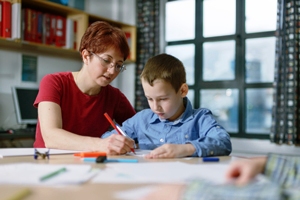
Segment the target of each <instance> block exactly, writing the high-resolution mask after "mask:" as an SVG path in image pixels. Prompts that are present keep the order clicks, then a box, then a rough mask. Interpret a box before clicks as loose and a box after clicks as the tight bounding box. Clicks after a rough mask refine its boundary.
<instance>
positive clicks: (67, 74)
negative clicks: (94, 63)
mask: <svg viewBox="0 0 300 200" xmlns="http://www.w3.org/2000/svg"><path fill="white" fill-rule="evenodd" d="M64 77H66V78H70V77H72V72H55V73H51V74H46V75H45V76H44V77H43V79H45V78H46V79H47V78H50V79H53V78H64Z"/></svg>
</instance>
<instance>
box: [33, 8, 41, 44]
mask: <svg viewBox="0 0 300 200" xmlns="http://www.w3.org/2000/svg"><path fill="white" fill-rule="evenodd" d="M36 23H37V29H36V38H35V42H37V43H43V13H42V12H40V11H37V12H36Z"/></svg>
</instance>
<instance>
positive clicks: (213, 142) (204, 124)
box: [186, 109, 232, 157]
mask: <svg viewBox="0 0 300 200" xmlns="http://www.w3.org/2000/svg"><path fill="white" fill-rule="evenodd" d="M196 115H197V116H196V119H197V123H198V134H199V136H198V138H197V139H196V140H191V141H187V142H186V143H190V144H192V145H194V147H195V148H196V152H195V153H194V154H193V156H199V157H205V156H227V155H229V154H230V153H231V151H232V147H231V141H230V136H229V134H228V133H227V132H226V130H225V129H224V128H223V127H222V126H221V125H219V124H218V123H217V121H216V120H215V119H214V117H213V116H212V113H211V111H210V110H208V109H202V111H201V112H198V113H197V114H196Z"/></svg>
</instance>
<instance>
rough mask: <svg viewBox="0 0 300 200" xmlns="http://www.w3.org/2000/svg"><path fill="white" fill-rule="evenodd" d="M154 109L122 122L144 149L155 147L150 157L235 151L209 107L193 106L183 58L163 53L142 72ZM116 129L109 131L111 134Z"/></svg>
mask: <svg viewBox="0 0 300 200" xmlns="http://www.w3.org/2000/svg"><path fill="white" fill-rule="evenodd" d="M140 78H141V82H142V86H143V89H144V93H145V96H146V97H147V99H148V103H149V106H150V108H151V109H145V110H142V111H140V112H138V113H137V114H135V115H134V116H133V117H132V118H129V119H128V120H126V121H125V122H123V124H122V130H123V131H124V132H126V134H127V135H128V136H129V137H131V138H132V139H135V140H136V141H138V145H139V148H140V149H147V150H153V151H151V153H149V154H148V155H147V156H146V158H176V157H185V156H199V157H205V156H223V155H229V154H230V153H231V142H230V136H229V134H228V133H227V132H226V131H225V130H224V128H223V127H221V126H220V125H219V124H218V123H217V122H216V120H215V119H214V117H213V115H212V113H211V111H210V110H208V109H203V108H200V109H193V108H192V105H191V102H190V101H189V100H188V98H187V97H186V95H187V93H188V89H189V88H188V85H187V84H186V74H185V69H184V66H183V64H182V62H181V61H180V60H178V59H177V58H175V57H173V56H171V55H167V54H160V55H157V56H154V57H152V58H150V59H149V60H148V61H147V63H146V65H145V67H144V69H143V72H142V74H141V75H140ZM114 132H115V131H111V132H107V133H105V134H104V135H103V136H102V137H103V138H105V137H108V136H109V135H111V134H113V133H114Z"/></svg>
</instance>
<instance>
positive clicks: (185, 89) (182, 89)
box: [180, 83, 189, 97]
mask: <svg viewBox="0 0 300 200" xmlns="http://www.w3.org/2000/svg"><path fill="white" fill-rule="evenodd" d="M188 92H189V86H188V84H186V83H183V84H182V85H181V87H180V93H181V96H182V97H185V96H186V95H187V93H188Z"/></svg>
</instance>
